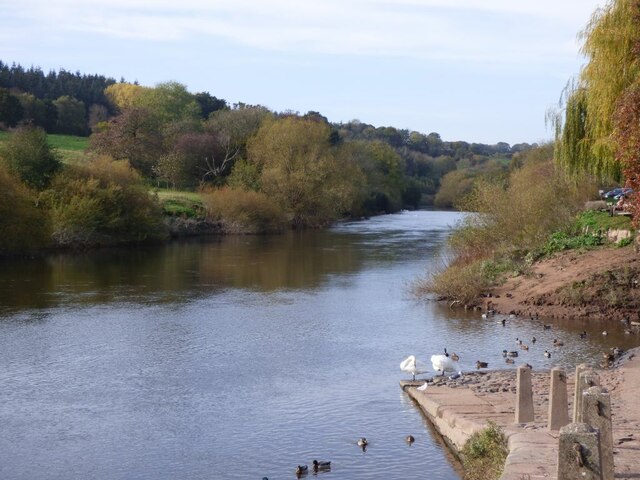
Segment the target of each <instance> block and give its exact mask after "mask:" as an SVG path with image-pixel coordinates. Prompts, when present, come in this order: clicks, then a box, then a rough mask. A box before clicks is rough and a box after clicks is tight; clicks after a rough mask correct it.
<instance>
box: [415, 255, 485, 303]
mask: <svg viewBox="0 0 640 480" xmlns="http://www.w3.org/2000/svg"><path fill="white" fill-rule="evenodd" d="M490 286H491V282H490V280H489V279H488V277H487V275H486V272H485V270H484V269H483V262H481V261H478V262H474V263H471V264H461V263H456V264H452V265H449V266H448V267H447V268H444V269H443V270H441V271H439V272H437V273H434V274H433V275H431V276H430V277H429V278H427V279H424V280H422V281H418V282H417V283H416V285H415V287H414V290H415V293H417V294H424V293H434V294H436V295H437V296H438V297H439V299H440V300H451V301H454V302H457V303H460V304H462V305H465V306H467V305H473V304H474V303H475V302H476V301H477V300H478V298H479V296H480V294H481V293H483V292H485V291H486V290H487V289H488V288H489V287H490Z"/></svg>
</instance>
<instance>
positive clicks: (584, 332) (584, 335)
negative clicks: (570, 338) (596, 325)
mask: <svg viewBox="0 0 640 480" xmlns="http://www.w3.org/2000/svg"><path fill="white" fill-rule="evenodd" d="M579 335H580V338H587V331H586V330H583V331H582V332H581V333H580V334H579Z"/></svg>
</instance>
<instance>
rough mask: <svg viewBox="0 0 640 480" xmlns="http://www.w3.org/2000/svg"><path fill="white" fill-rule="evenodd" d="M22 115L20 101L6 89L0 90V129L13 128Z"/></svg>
mask: <svg viewBox="0 0 640 480" xmlns="http://www.w3.org/2000/svg"><path fill="white" fill-rule="evenodd" d="M23 115H24V109H23V108H22V104H21V103H20V100H19V99H18V97H16V96H15V95H12V94H11V92H10V91H9V90H8V89H6V88H0V127H1V126H3V125H4V126H7V127H15V126H16V125H17V124H18V122H19V121H20V120H21V119H22V116H23Z"/></svg>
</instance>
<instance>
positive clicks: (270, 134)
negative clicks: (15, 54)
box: [0, 62, 536, 253]
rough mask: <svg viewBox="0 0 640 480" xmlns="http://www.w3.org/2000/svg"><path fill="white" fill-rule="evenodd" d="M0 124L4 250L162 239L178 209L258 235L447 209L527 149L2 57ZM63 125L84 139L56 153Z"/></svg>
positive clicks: (0, 244)
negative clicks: (332, 118) (186, 204)
mask: <svg viewBox="0 0 640 480" xmlns="http://www.w3.org/2000/svg"><path fill="white" fill-rule="evenodd" d="M0 130H5V132H4V134H2V135H0V184H2V187H3V189H4V193H3V194H2V195H3V196H4V197H5V198H4V199H2V201H1V202H0V210H2V212H0V213H2V218H1V219H0V224H2V226H3V230H4V231H6V232H13V233H12V234H7V235H5V236H4V238H3V240H1V241H0V252H3V253H14V252H21V251H30V250H34V249H41V248H46V247H52V246H53V247H73V248H84V247H87V246H94V245H111V244H121V243H136V242H142V241H150V240H160V239H163V238H166V236H167V235H168V231H169V230H171V227H170V225H171V224H172V222H173V224H175V223H176V221H177V220H180V219H176V218H175V217H197V218H198V219H199V220H205V221H206V222H208V223H209V224H210V225H214V227H211V228H213V229H214V230H216V229H217V231H219V232H226V233H230V232H234V233H263V232H272V231H282V230H284V229H287V228H320V227H324V226H327V225H329V224H331V223H332V222H334V221H336V220H338V219H340V218H360V217H367V216H370V215H376V214H380V213H391V212H396V211H399V210H401V209H405V208H410V209H413V208H419V207H424V206H431V205H435V206H436V207H439V208H452V207H453V206H454V204H455V203H456V202H457V201H458V200H459V199H460V198H462V197H464V196H465V195H466V194H468V193H469V192H471V190H472V185H473V184H474V182H475V181H476V180H478V179H480V178H482V179H486V180H488V181H496V180H499V179H502V178H506V176H507V175H508V173H509V171H510V170H511V169H513V168H517V166H518V164H519V161H520V158H521V157H522V155H523V154H524V153H525V152H527V151H529V150H531V149H532V148H534V147H536V145H535V144H534V145H529V144H527V143H521V144H517V145H513V146H511V145H509V144H507V143H505V142H499V143H498V144H496V145H485V144H480V143H468V142H464V141H445V140H443V139H441V137H440V135H439V134H438V133H435V132H432V133H428V134H424V133H420V132H416V131H409V130H407V129H398V128H395V127H375V126H372V125H369V124H366V123H362V122H360V121H358V120H352V121H350V122H347V123H331V122H329V121H328V119H327V118H326V117H324V116H323V115H322V114H321V113H319V112H314V111H310V112H307V113H305V114H301V113H299V112H293V111H284V112H275V111H272V110H270V109H268V108H266V107H264V106H261V105H248V104H244V103H235V104H233V105H229V104H228V102H227V101H226V100H224V99H220V98H217V97H215V96H213V95H211V94H210V93H209V92H196V93H192V92H190V91H189V90H188V89H187V87H186V86H185V85H183V84H180V83H178V82H174V81H169V82H164V83H160V84H157V85H155V86H153V87H147V86H142V85H139V84H138V83H137V82H133V83H130V82H127V81H125V80H124V79H120V80H119V81H116V80H115V79H113V78H107V77H105V76H102V75H87V74H81V73H80V72H76V73H71V72H67V71H65V70H60V71H58V72H55V71H51V72H49V73H47V74H45V73H44V72H43V71H42V70H41V69H39V68H36V67H30V68H24V67H22V66H20V65H16V64H11V65H8V64H6V63H3V62H0ZM0 133H2V132H0ZM61 135H73V136H77V137H83V138H86V140H85V142H86V146H87V148H86V149H84V150H83V151H81V152H78V154H77V155H74V156H73V157H68V156H66V155H61V152H60V151H58V150H56V149H55V148H53V147H52V141H51V139H52V138H57V137H59V136H61ZM167 192H176V193H177V192H182V193H183V195H182V198H195V200H194V201H193V204H194V205H192V207H194V208H175V200H176V197H177V195H171V193H167ZM190 195H191V196H190ZM10 199H14V202H11V201H10ZM172 202H173V203H172ZM178 203H179V202H178ZM15 206H19V208H16V207H15ZM168 216H169V217H171V216H173V217H174V218H173V219H167V217H168ZM182 220H184V218H182ZM191 221H195V220H193V219H192V220H191ZM183 223H184V222H183ZM168 225H169V226H168ZM25 236H28V237H29V238H30V240H29V241H23V239H24V238H25Z"/></svg>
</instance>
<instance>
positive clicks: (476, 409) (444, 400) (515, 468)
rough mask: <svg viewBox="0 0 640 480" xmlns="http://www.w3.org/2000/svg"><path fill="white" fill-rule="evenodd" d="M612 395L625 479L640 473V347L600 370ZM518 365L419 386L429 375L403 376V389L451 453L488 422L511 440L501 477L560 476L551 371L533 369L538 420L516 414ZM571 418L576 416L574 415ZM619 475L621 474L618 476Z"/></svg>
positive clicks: (618, 460)
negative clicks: (523, 420)
mask: <svg viewBox="0 0 640 480" xmlns="http://www.w3.org/2000/svg"><path fill="white" fill-rule="evenodd" d="M596 371H597V373H598V374H599V375H600V380H601V383H602V385H603V386H604V387H605V388H607V390H608V391H609V393H610V395H611V402H612V412H613V440H614V461H615V471H616V474H620V476H621V478H640V462H638V461H637V458H636V457H637V452H638V451H640V347H637V348H635V349H632V350H630V351H628V352H626V353H625V354H624V355H623V356H622V357H621V358H620V359H618V361H617V362H616V364H615V365H614V366H613V367H612V368H610V369H607V370H601V369H598V370H596ZM515 377H516V372H515V370H492V371H482V372H469V373H465V374H463V375H462V376H461V377H460V378H459V379H456V380H450V379H448V378H447V377H444V378H443V379H441V380H440V379H439V378H440V377H436V378H437V379H438V380H436V382H434V383H433V384H429V386H428V387H427V389H426V390H425V391H424V392H423V391H419V390H417V387H418V386H421V385H423V384H424V380H416V381H401V382H400V386H401V388H402V390H403V391H404V392H406V393H407V395H409V397H410V398H411V399H412V400H413V401H414V402H415V403H416V404H417V406H418V407H419V408H420V409H421V410H422V411H423V412H424V413H425V415H426V416H427V418H428V419H429V421H430V423H431V425H432V426H433V427H434V428H435V429H436V431H437V432H438V433H439V434H440V435H442V437H443V439H444V440H445V443H446V444H447V445H448V446H449V448H450V449H451V451H452V453H453V454H454V455H455V456H456V457H458V458H460V451H461V450H462V448H463V446H464V444H465V442H466V441H467V440H468V439H469V437H471V435H472V434H473V433H475V432H477V431H480V430H482V429H484V428H486V426H487V420H492V421H494V422H495V423H496V424H497V425H498V426H499V427H501V428H502V429H503V431H504V433H505V436H506V437H507V439H508V456H507V459H506V462H505V468H504V471H503V473H502V476H501V477H500V479H501V480H520V479H522V478H523V476H525V478H530V480H535V479H543V478H544V479H556V478H557V472H556V469H557V455H558V453H557V449H558V431H549V430H548V429H547V425H546V422H547V413H548V405H549V399H548V395H549V372H548V371H534V372H532V385H533V391H534V412H535V421H534V422H533V423H529V424H525V425H518V424H515V423H514V419H515V402H516V394H515ZM574 377H575V372H567V392H568V408H569V412H571V411H572V408H573V385H574V379H575V378H574ZM570 417H571V415H570ZM617 476H618V475H617Z"/></svg>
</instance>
